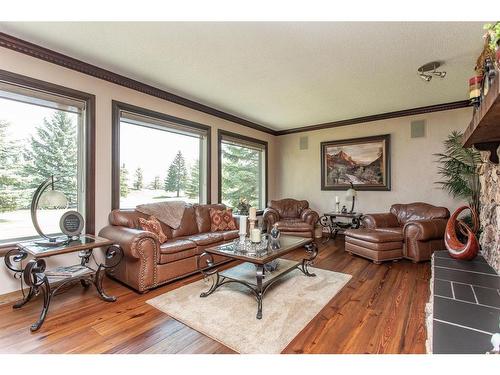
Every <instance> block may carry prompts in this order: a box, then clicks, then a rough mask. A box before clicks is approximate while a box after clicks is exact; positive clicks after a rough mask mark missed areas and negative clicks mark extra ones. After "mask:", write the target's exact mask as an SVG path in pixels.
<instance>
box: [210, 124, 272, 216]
mask: <svg viewBox="0 0 500 375" xmlns="http://www.w3.org/2000/svg"><path fill="white" fill-rule="evenodd" d="M218 134H219V136H218V139H219V142H218V144H219V201H220V202H222V203H224V204H226V205H227V206H229V207H237V206H238V203H239V202H240V200H246V201H247V202H248V203H249V204H250V205H251V206H252V207H256V208H258V209H259V210H263V209H264V208H265V207H266V199H267V142H265V141H261V140H259V139H254V138H250V137H244V136H241V135H238V134H235V133H230V132H226V131H223V130H219V133H218Z"/></svg>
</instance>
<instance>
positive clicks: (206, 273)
mask: <svg viewBox="0 0 500 375" xmlns="http://www.w3.org/2000/svg"><path fill="white" fill-rule="evenodd" d="M304 247H305V249H306V253H307V255H308V257H307V258H304V259H303V260H302V261H301V262H298V263H297V264H296V265H295V266H294V267H291V268H290V269H288V270H286V271H284V272H282V273H281V274H280V275H278V276H276V277H275V278H273V279H272V280H271V281H269V282H267V283H265V281H264V280H265V278H266V273H265V270H264V265H262V264H255V268H256V270H255V279H256V284H255V285H252V284H250V283H248V282H245V281H243V280H238V279H235V278H228V277H225V276H223V275H221V274H220V272H219V270H218V269H217V268H214V264H215V263H214V258H213V256H212V254H210V253H207V252H204V253H202V254H201V255H200V256H199V257H198V258H197V266H198V269H199V270H200V272H201V274H202V275H203V278H204V279H205V280H210V281H211V282H212V284H211V286H210V288H209V289H208V290H207V291H206V292H202V293H201V294H200V297H201V298H205V297H208V296H209V295H211V294H212V293H214V292H215V291H216V290H217V289H219V288H220V287H221V286H223V285H226V284H230V283H237V284H241V285H244V286H245V287H247V288H248V289H249V290H250V291H251V292H252V294H253V295H254V296H255V299H256V300H257V315H256V318H257V319H262V301H263V299H264V295H265V294H266V291H267V290H268V289H269V287H270V286H271V285H273V284H274V283H275V282H276V281H278V280H280V279H281V278H282V277H283V276H285V275H287V274H288V273H290V272H292V271H293V270H296V269H298V270H300V271H301V272H302V273H303V274H304V275H306V276H308V277H315V276H316V274H315V273H311V272H310V271H309V266H311V265H312V264H313V263H314V259H315V258H316V256H317V255H318V246H317V245H316V244H315V243H314V242H312V243H310V244H307V245H305V246H304ZM202 260H204V261H205V264H206V267H202V266H201V263H202Z"/></svg>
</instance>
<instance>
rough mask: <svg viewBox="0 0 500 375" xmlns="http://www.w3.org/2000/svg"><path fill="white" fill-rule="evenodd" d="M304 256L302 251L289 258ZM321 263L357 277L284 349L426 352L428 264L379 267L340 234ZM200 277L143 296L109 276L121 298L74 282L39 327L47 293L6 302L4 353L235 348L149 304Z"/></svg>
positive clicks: (0, 312)
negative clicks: (21, 302)
mask: <svg viewBox="0 0 500 375" xmlns="http://www.w3.org/2000/svg"><path fill="white" fill-rule="evenodd" d="M302 254H303V253H302V252H301V251H300V250H298V251H296V252H294V253H292V254H290V256H289V257H290V258H296V259H299V258H300V256H301V255H302ZM315 266H316V267H319V268H324V269H328V270H332V271H337V272H343V273H348V274H350V275H352V276H353V277H352V279H351V280H350V282H349V283H348V284H347V285H346V286H345V287H344V288H343V289H342V290H341V291H340V292H339V293H338V294H337V295H336V296H335V297H334V298H333V299H332V300H331V301H330V302H329V303H328V304H327V305H326V306H325V307H324V308H323V310H322V311H321V312H320V313H319V314H318V315H317V316H316V317H315V318H314V319H313V320H312V321H311V322H310V323H309V324H308V325H307V326H306V327H305V328H304V330H303V331H302V332H301V333H300V334H299V335H298V336H297V337H296V338H295V339H294V340H293V341H292V342H291V343H290V344H289V345H288V346H287V348H286V349H285V350H284V353H425V339H426V332H425V322H424V317H425V313H424V306H425V303H426V302H427V300H428V298H429V278H430V264H429V263H428V262H427V263H420V264H413V263H411V262H409V261H406V260H402V261H399V262H397V263H384V264H382V265H375V264H373V263H371V262H369V261H367V260H365V259H362V258H359V257H355V256H350V255H348V254H347V253H345V251H344V248H343V238H339V239H337V240H336V241H335V242H333V241H330V242H329V243H328V244H327V245H321V246H320V253H319V255H318V258H317V260H316V264H315ZM198 279H200V276H198V275H196V276H191V277H189V278H186V279H184V280H181V281H178V282H175V283H172V284H170V285H166V286H163V287H160V288H158V289H155V290H153V291H150V292H149V293H146V294H142V295H141V294H137V293H135V292H133V291H131V290H130V289H128V288H127V287H125V286H123V285H121V284H119V283H117V282H115V281H112V280H107V281H106V283H105V287H106V290H107V291H108V292H109V293H110V294H112V295H116V296H117V297H118V301H117V302H115V303H106V302H103V301H101V300H100V299H99V298H97V296H96V292H95V291H94V290H92V289H90V290H88V291H86V292H85V291H84V290H83V288H81V287H79V286H75V287H74V288H72V289H71V290H69V291H67V292H65V293H64V294H62V295H59V296H56V297H55V298H54V299H53V301H52V305H51V308H50V311H49V314H48V317H47V320H46V321H45V323H44V325H43V326H42V328H41V329H40V330H39V331H38V332H36V333H30V331H29V325H30V324H31V323H32V322H33V321H35V320H36V318H37V317H38V314H39V312H40V304H41V301H40V298H37V300H35V301H34V302H31V303H30V304H28V305H26V306H24V307H23V308H21V309H20V310H13V309H12V306H11V304H3V305H0V353H231V352H232V350H230V349H228V348H226V347H225V346H223V345H222V344H220V343H218V342H216V341H214V340H212V339H210V338H208V337H206V336H204V335H202V334H200V333H198V332H197V331H194V330H192V329H191V328H189V327H187V326H185V325H184V324H182V323H179V322H177V321H176V320H174V319H171V318H170V317H169V316H167V315H166V314H164V313H162V312H161V311H159V310H157V309H155V308H153V307H151V306H149V305H148V304H146V303H145V301H146V300H148V299H150V298H153V297H155V296H157V295H160V294H163V293H165V292H167V291H169V290H172V289H175V288H178V287H180V286H182V285H185V284H187V283H190V282H193V281H195V280H198Z"/></svg>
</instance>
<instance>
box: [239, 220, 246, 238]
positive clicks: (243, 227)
mask: <svg viewBox="0 0 500 375" xmlns="http://www.w3.org/2000/svg"><path fill="white" fill-rule="evenodd" d="M240 234H247V217H246V216H240Z"/></svg>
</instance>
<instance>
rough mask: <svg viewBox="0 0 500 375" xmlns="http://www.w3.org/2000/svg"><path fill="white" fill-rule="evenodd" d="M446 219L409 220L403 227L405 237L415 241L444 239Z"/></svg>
mask: <svg viewBox="0 0 500 375" xmlns="http://www.w3.org/2000/svg"><path fill="white" fill-rule="evenodd" d="M447 222H448V220H447V219H429V220H418V221H409V222H407V223H406V224H405V226H404V228H403V233H404V237H405V238H411V239H414V240H417V241H430V240H439V239H444V232H445V230H446V223H447Z"/></svg>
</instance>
